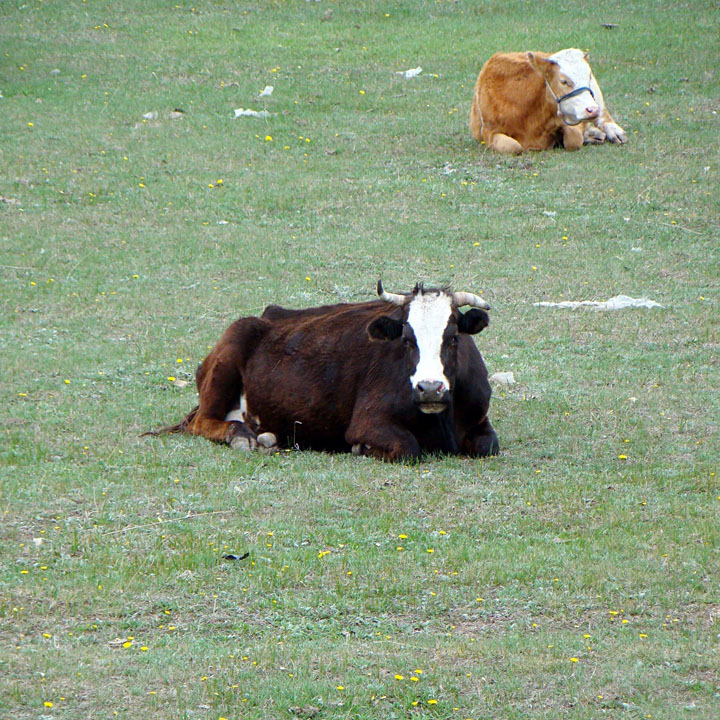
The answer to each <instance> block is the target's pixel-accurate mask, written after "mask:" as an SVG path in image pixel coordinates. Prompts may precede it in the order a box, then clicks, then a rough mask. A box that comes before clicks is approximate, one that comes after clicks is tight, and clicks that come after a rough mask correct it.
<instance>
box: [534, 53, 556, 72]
mask: <svg viewBox="0 0 720 720" xmlns="http://www.w3.org/2000/svg"><path fill="white" fill-rule="evenodd" d="M527 59H528V62H529V63H530V64H531V65H532V66H533V67H534V68H535V69H536V70H537V71H538V72H539V73H540V74H541V75H545V73H547V72H548V70H549V69H550V68H551V67H552V66H553V65H557V63H556V62H555V61H554V60H551V59H550V58H544V57H540V56H539V55H536V54H535V53H533V52H529V53H528V54H527Z"/></svg>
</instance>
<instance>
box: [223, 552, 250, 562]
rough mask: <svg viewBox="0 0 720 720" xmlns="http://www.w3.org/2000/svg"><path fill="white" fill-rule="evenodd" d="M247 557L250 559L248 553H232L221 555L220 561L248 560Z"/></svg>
mask: <svg viewBox="0 0 720 720" xmlns="http://www.w3.org/2000/svg"><path fill="white" fill-rule="evenodd" d="M249 557H250V553H249V552H246V553H243V554H242V555H233V554H232V553H228V554H227V555H223V556H222V559H223V560H245V558H249Z"/></svg>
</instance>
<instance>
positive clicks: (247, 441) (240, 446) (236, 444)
mask: <svg viewBox="0 0 720 720" xmlns="http://www.w3.org/2000/svg"><path fill="white" fill-rule="evenodd" d="M230 447H231V448H232V449H233V450H242V451H244V452H249V451H250V450H255V448H256V447H257V442H256V441H255V438H250V437H245V436H244V435H236V436H235V437H234V438H233V439H232V440H231V441H230Z"/></svg>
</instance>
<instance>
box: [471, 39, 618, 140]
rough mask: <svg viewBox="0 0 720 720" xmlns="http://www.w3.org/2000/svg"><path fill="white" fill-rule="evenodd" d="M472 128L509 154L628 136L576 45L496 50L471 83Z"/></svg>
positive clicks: (477, 136)
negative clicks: (557, 49) (545, 49)
mask: <svg viewBox="0 0 720 720" xmlns="http://www.w3.org/2000/svg"><path fill="white" fill-rule="evenodd" d="M470 130H471V131H472V134H473V135H474V136H475V138H476V139H477V140H478V141H482V142H484V143H485V144H486V145H487V146H488V147H489V148H492V149H493V150H497V151H498V152H501V153H507V154H516V153H521V152H523V151H524V150H547V149H548V148H551V147H556V146H558V145H562V146H564V147H565V148H567V149H568V150H577V149H579V148H581V147H582V146H583V143H586V142H588V143H601V142H604V141H606V140H607V141H608V142H613V143H624V142H625V141H626V140H627V137H626V135H625V131H624V130H623V129H622V128H621V127H620V126H619V125H618V124H617V123H616V122H615V121H614V120H613V118H612V117H611V115H610V113H609V112H608V110H607V108H606V107H605V101H604V99H603V94H602V92H601V90H600V86H599V85H598V84H597V81H596V80H595V77H594V76H593V73H592V70H591V68H590V65H589V64H588V61H587V53H583V52H582V50H577V49H575V48H569V49H567V50H560V52H557V53H555V54H554V55H549V54H547V53H542V52H513V53H495V55H493V56H492V57H491V58H490V59H489V60H488V61H487V62H486V63H485V65H484V66H483V68H482V70H481V71H480V75H479V76H478V79H477V84H476V85H475V94H474V96H473V103H472V109H471V111H470Z"/></svg>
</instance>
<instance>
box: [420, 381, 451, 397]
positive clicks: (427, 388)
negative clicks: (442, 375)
mask: <svg viewBox="0 0 720 720" xmlns="http://www.w3.org/2000/svg"><path fill="white" fill-rule="evenodd" d="M416 388H417V395H418V400H419V401H420V402H438V400H441V399H442V397H443V395H444V393H445V384H444V383H442V382H440V381H439V380H423V381H422V382H419V383H418V384H417V386H416Z"/></svg>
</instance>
